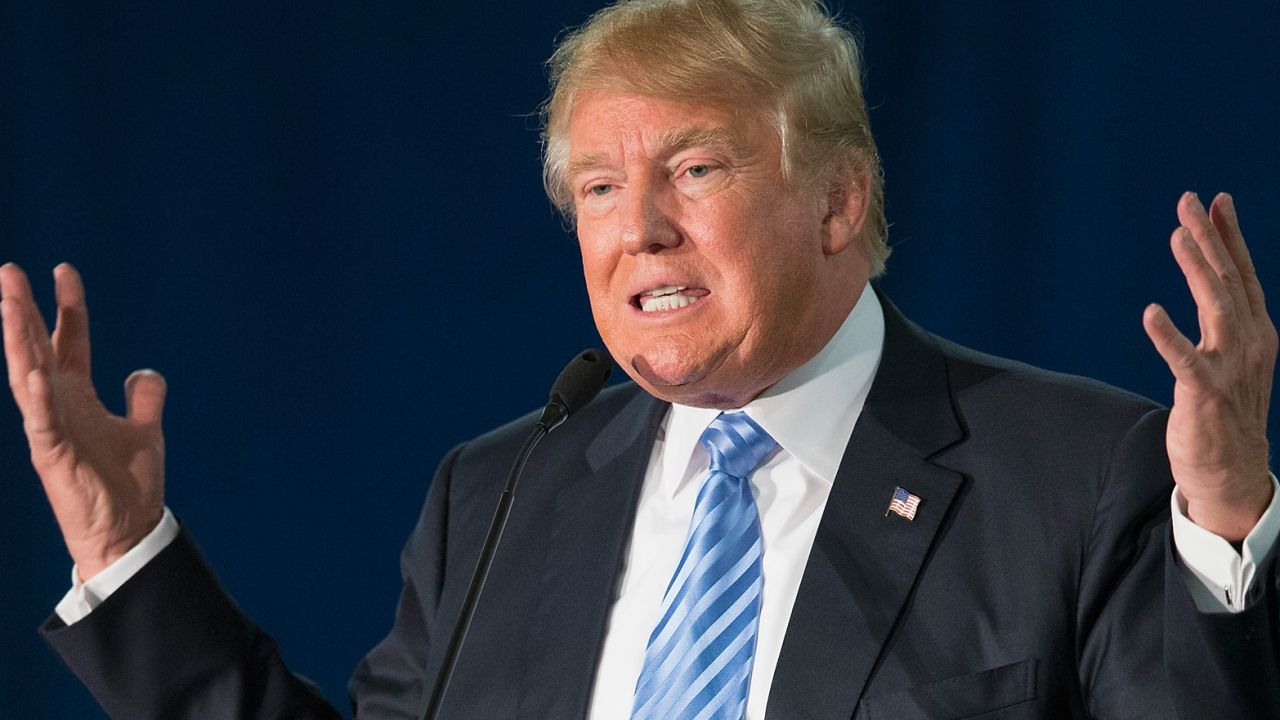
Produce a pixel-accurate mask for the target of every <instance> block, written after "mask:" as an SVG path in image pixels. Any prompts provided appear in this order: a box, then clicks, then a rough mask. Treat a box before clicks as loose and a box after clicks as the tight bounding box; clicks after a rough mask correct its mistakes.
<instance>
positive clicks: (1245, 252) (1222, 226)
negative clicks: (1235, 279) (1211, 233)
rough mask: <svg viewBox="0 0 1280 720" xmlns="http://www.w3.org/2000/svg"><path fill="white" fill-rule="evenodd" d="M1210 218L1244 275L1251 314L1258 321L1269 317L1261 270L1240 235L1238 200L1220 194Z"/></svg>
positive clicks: (1212, 205)
mask: <svg viewBox="0 0 1280 720" xmlns="http://www.w3.org/2000/svg"><path fill="white" fill-rule="evenodd" d="M1209 219H1210V220H1212V221H1213V226H1214V227H1215V228H1217V230H1218V236H1219V237H1221V238H1222V242H1223V244H1225V245H1226V247H1227V252H1228V253H1229V254H1230V255H1231V260H1232V262H1234V263H1235V266H1236V270H1237V271H1238V272H1239V273H1240V282H1241V284H1242V285H1243V286H1244V292H1245V297H1247V298H1248V300H1249V312H1250V313H1251V314H1252V315H1253V316H1254V317H1255V318H1259V319H1262V318H1266V317H1267V304H1266V299H1265V298H1264V296H1263V292H1262V284H1261V283H1260V282H1258V271H1257V270H1256V269H1255V268H1254V266H1253V258H1252V257H1251V256H1250V255H1249V246H1248V245H1246V244H1245V242H1244V234H1243V233H1241V232H1240V218H1239V217H1238V216H1237V215H1236V203H1235V199H1234V198H1232V197H1231V196H1230V195H1228V194H1227V193H1218V196H1217V197H1215V198H1214V199H1213V202H1212V203H1211V204H1210V205H1209Z"/></svg>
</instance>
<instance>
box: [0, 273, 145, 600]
mask: <svg viewBox="0 0 1280 720" xmlns="http://www.w3.org/2000/svg"><path fill="white" fill-rule="evenodd" d="M53 275H54V282H55V284H56V287H57V300H58V320H57V325H56V326H55V328H54V331H53V336H52V338H50V336H49V331H48V329H46V327H45V324H44V319H43V318H42V317H41V315H40V311H39V308H37V307H36V303H35V300H34V298H33V297H32V295H31V285H30V284H29V283H28V282H27V277H26V275H25V274H23V272H22V270H21V269H20V268H19V267H18V266H17V265H14V264H12V263H9V264H7V265H4V266H3V267H0V296H2V297H3V300H2V301H0V317H2V318H3V322H4V355H5V361H6V364H7V365H8V369H9V387H10V389H11V390H13V397H14V400H16V401H17V403H18V409H19V410H20V411H21V412H22V419H23V427H24V428H25V430H26V433H27V442H28V443H29V444H30V446H31V464H32V465H34V466H35V469H36V473H37V474H38V475H39V476H40V481H41V482H42V483H43V484H44V490H45V493H46V494H47V495H48V496H49V503H50V504H51V505H52V506H53V512H54V515H55V516H56V517H57V520H58V525H59V526H60V527H61V528H62V536H63V539H64V540H65V541H66V543H67V550H69V551H70V553H71V558H72V559H73V560H74V561H75V563H76V567H77V570H78V572H79V575H80V579H81V580H82V581H87V580H88V579H89V578H91V577H93V576H94V575H96V574H97V573H98V572H99V571H101V570H102V569H103V568H105V567H106V566H107V565H110V564H111V563H112V562H114V561H115V560H117V559H119V558H120V556H122V555H124V554H125V553H126V552H128V551H129V549H130V548H132V547H133V546H134V545H136V544H138V542H139V541H141V540H142V538H144V537H146V536H147V534H148V533H150V532H151V530H152V529H154V528H155V527H156V525H157V524H159V522H160V519H161V517H163V515H164V436H163V434H162V433H161V430H160V417H161V412H162V410H163V408H164V397H165V382H164V378H163V377H161V376H160V375H159V373H156V372H154V371H151V370H139V371H137V372H134V373H133V374H132V375H130V376H129V378H128V379H127V380H125V383H124V392H125V402H126V404H127V408H128V411H127V415H126V416H125V417H120V416H118V415H113V414H111V413H110V412H108V411H107V409H106V408H105V407H103V405H102V403H101V402H100V401H99V400H98V393H97V391H95V390H94V387H93V380H92V378H91V377H90V373H89V313H88V310H87V308H86V307H85V302H84V285H83V284H82V283H81V282H80V274H79V273H77V272H76V270H75V268H73V267H71V265H68V264H65V263H64V264H62V265H59V266H58V267H56V268H54V271H53Z"/></svg>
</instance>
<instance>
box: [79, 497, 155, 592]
mask: <svg viewBox="0 0 1280 720" xmlns="http://www.w3.org/2000/svg"><path fill="white" fill-rule="evenodd" d="M150 515H151V514H150V513H149V514H148V518H147V519H145V520H140V521H138V522H136V523H133V524H132V525H133V527H132V528H131V529H130V530H129V531H128V532H126V533H124V534H122V535H120V536H119V537H116V538H112V539H110V540H108V541H107V542H102V541H101V540H98V541H97V542H92V541H85V542H81V543H71V542H68V544H67V549H68V551H69V552H70V554H71V559H72V561H73V562H74V563H75V566H76V575H77V576H78V577H79V578H80V582H82V583H85V582H89V580H90V579H92V578H93V577H94V576H95V575H97V574H98V573H100V572H102V571H103V570H105V569H107V568H108V567H111V566H112V565H113V564H115V563H116V561H118V560H119V559H120V558H122V557H124V556H125V555H126V554H128V553H129V551H130V550H132V549H134V548H135V547H137V546H138V544H139V543H141V542H142V541H143V540H144V539H146V537H147V536H148V535H150V534H151V533H152V532H154V531H155V529H156V528H157V527H159V525H160V522H161V520H162V519H163V518H164V508H163V506H162V507H161V508H160V509H159V510H158V511H157V512H156V513H155V514H154V517H150Z"/></svg>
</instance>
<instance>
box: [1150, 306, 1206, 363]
mask: <svg viewBox="0 0 1280 720" xmlns="http://www.w3.org/2000/svg"><path fill="white" fill-rule="evenodd" d="M1142 328H1143V329H1144V330H1146V331H1147V337H1149V338H1151V344H1152V345H1154V346H1155V348H1156V352H1157V353H1160V357H1161V358H1163V359H1164V361H1165V364H1167V365H1168V366H1169V371H1170V372H1172V373H1173V376H1174V378H1176V379H1177V380H1178V381H1180V382H1194V381H1195V380H1196V379H1197V378H1198V377H1199V375H1200V374H1201V373H1202V372H1204V359H1203V358H1201V357H1200V353H1199V352H1197V351H1196V346H1195V345H1192V344H1191V341H1190V340H1188V339H1187V336H1185V335H1183V334H1182V333H1181V332H1180V331H1179V330H1178V328H1177V326H1176V325H1174V324H1173V320H1171V319H1170V318H1169V313H1167V312H1165V309H1164V308H1162V307H1160V306H1159V305H1156V304H1154V303H1152V304H1151V305H1148V306H1147V309H1146V310H1145V311H1144V312H1143V313H1142Z"/></svg>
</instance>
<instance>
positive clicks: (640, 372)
mask: <svg viewBox="0 0 1280 720" xmlns="http://www.w3.org/2000/svg"><path fill="white" fill-rule="evenodd" d="M712 360H714V362H705V363H701V364H698V365H688V364H674V363H673V364H660V363H656V362H653V361H651V360H650V359H649V358H647V357H645V356H643V355H635V356H633V357H632V358H631V360H630V361H628V362H625V363H622V365H623V367H624V368H626V371H627V374H628V375H630V376H631V378H632V379H633V380H635V381H636V383H637V384H638V385H640V387H642V388H644V389H645V390H646V391H648V393H649V394H650V395H653V396H654V397H656V398H658V399H660V400H665V401H667V402H673V403H679V404H681V405H690V406H693V407H704V408H718V409H720V410H734V409H737V408H740V407H742V406H743V405H745V404H747V403H748V402H750V400H751V399H752V398H754V397H755V396H756V395H758V394H760V393H759V391H758V390H757V391H754V392H753V391H751V390H742V389H740V388H727V387H724V385H725V382H724V378H723V377H718V376H719V375H723V372H720V373H717V372H715V371H717V370H720V369H721V367H720V366H721V363H722V362H723V360H724V358H723V357H722V356H721V357H716V358H713V359H712ZM730 384H732V383H730Z"/></svg>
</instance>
